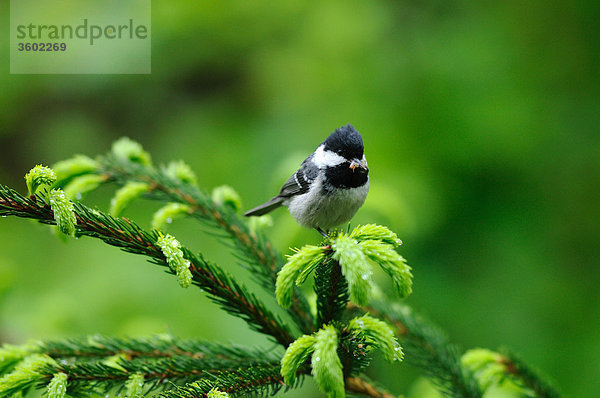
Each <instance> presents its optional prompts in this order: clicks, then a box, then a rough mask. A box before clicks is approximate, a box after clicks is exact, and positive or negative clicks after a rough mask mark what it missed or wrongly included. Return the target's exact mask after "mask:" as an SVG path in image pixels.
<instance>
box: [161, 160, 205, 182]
mask: <svg viewBox="0 0 600 398" xmlns="http://www.w3.org/2000/svg"><path fill="white" fill-rule="evenodd" d="M165 172H166V173H167V174H168V175H169V176H171V177H172V178H175V179H177V180H179V181H181V182H185V183H188V184H191V185H196V184H197V181H198V180H197V178H196V173H194V171H193V170H192V168H191V167H190V166H188V165H187V164H186V163H185V162H184V161H183V160H177V161H173V162H171V163H169V165H168V166H167V167H166V168H165Z"/></svg>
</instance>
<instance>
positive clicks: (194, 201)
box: [97, 154, 313, 332]
mask: <svg viewBox="0 0 600 398" xmlns="http://www.w3.org/2000/svg"><path fill="white" fill-rule="evenodd" d="M98 162H99V169H98V171H97V173H99V174H101V175H102V176H103V177H104V178H105V179H106V180H107V181H112V182H115V183H117V184H119V185H126V184H127V183H129V182H132V181H133V182H139V183H145V184H148V186H149V189H148V192H147V193H146V197H148V198H150V199H155V200H160V201H163V202H170V203H179V204H183V205H186V206H189V211H188V214H190V215H191V216H193V217H195V218H196V219H198V220H201V221H202V222H204V223H205V224H206V225H208V226H210V227H211V228H214V229H215V230H217V231H222V232H224V234H220V235H219V236H220V237H221V238H222V239H221V240H222V241H224V242H225V243H227V242H231V244H232V245H233V248H234V249H236V253H241V256H240V259H241V260H242V261H243V263H244V264H245V266H246V267H247V268H248V270H249V271H250V272H251V274H252V276H253V278H254V279H255V280H256V281H257V282H258V283H259V284H260V285H261V286H262V287H263V288H265V289H266V290H267V291H269V292H272V291H273V290H274V288H275V281H276V279H277V271H279V269H280V268H281V266H282V261H281V256H280V255H279V254H278V253H277V252H276V251H275V250H274V249H273V247H272V246H271V244H270V242H269V241H267V240H266V239H265V237H264V236H263V235H262V234H261V233H260V232H258V231H255V230H254V231H253V230H251V228H250V227H249V226H248V224H247V223H246V222H245V221H244V220H242V219H241V218H240V216H239V215H237V214H236V213H235V212H234V211H233V209H232V207H231V206H229V205H228V203H229V201H227V202H226V201H225V196H226V195H225V193H226V192H225V190H224V189H221V190H217V191H216V194H215V198H216V199H218V201H219V200H222V204H219V203H215V201H214V200H213V198H212V197H211V196H209V195H207V194H205V193H203V192H202V191H201V190H200V189H199V188H198V187H197V186H196V185H195V183H193V182H192V181H190V179H189V178H187V179H181V178H177V173H175V172H174V171H173V167H170V168H161V169H156V168H153V167H150V166H148V165H144V164H140V163H139V162H131V161H129V160H128V159H124V158H123V157H119V156H115V155H114V154H109V155H106V156H103V157H100V158H99V159H98ZM180 174H181V173H180ZM229 196H231V195H229ZM233 202H234V203H235V200H234V201H233ZM288 312H289V313H290V315H291V316H292V318H293V319H294V321H295V322H296V323H297V324H298V326H299V327H300V329H301V330H302V331H304V332H308V331H311V330H312V327H313V326H312V323H313V320H312V316H311V314H310V310H309V307H308V303H307V302H306V300H305V299H304V297H303V296H302V295H299V294H296V295H294V298H293V301H292V304H291V306H290V308H289V311H288Z"/></svg>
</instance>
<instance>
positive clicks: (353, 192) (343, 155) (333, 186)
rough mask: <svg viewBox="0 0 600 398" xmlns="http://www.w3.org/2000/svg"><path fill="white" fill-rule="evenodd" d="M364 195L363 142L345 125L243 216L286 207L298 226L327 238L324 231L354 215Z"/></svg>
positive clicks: (366, 184) (366, 189) (366, 179)
mask: <svg viewBox="0 0 600 398" xmlns="http://www.w3.org/2000/svg"><path fill="white" fill-rule="evenodd" d="M368 192H369V168H368V166H367V159H366V158H365V154H364V146H363V140H362V137H361V135H360V133H359V132H358V131H357V130H356V129H355V128H354V127H352V125H350V124H348V125H346V126H343V127H340V128H338V129H336V130H335V131H334V132H333V133H331V134H330V135H329V137H327V139H326V140H325V141H323V143H322V144H321V145H319V147H318V148H317V149H316V150H315V151H314V152H313V153H312V154H310V155H309V156H308V157H307V158H306V159H305V160H304V162H302V165H301V166H300V169H298V171H296V172H295V173H294V174H293V175H292V176H291V177H290V178H289V179H288V180H287V181H286V182H285V184H283V186H282V187H281V191H279V195H277V196H275V197H274V198H273V199H271V200H269V201H268V202H266V203H263V204H262V205H260V206H258V207H256V208H254V209H252V210H249V211H247V212H246V213H245V214H244V215H245V216H260V215H263V214H266V213H268V212H270V211H272V210H274V209H276V208H278V207H280V206H281V205H283V206H287V207H288V209H289V211H290V213H291V214H292V216H293V217H294V218H295V219H296V222H297V223H298V224H300V225H302V226H304V227H308V228H315V229H316V230H317V231H319V232H320V233H321V234H322V235H323V236H327V234H326V233H325V231H327V230H329V229H330V228H333V227H335V226H337V225H340V224H343V223H345V222H346V221H348V220H350V219H351V218H352V217H353V216H354V214H355V213H356V211H357V210H358V209H359V208H360V207H361V206H362V204H363V203H364V201H365V198H366V197H367V193H368ZM324 230H325V231H324Z"/></svg>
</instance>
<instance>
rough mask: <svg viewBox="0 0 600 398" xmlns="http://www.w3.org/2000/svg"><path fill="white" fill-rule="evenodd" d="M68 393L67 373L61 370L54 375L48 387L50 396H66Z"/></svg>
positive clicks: (52, 397) (59, 397)
mask: <svg viewBox="0 0 600 398" xmlns="http://www.w3.org/2000/svg"><path fill="white" fill-rule="evenodd" d="M65 395H67V375H66V374H65V373H62V372H59V373H57V374H55V375H54V377H52V380H50V383H48V387H47V397H48V398H64V397H65Z"/></svg>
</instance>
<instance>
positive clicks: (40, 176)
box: [25, 164, 56, 195]
mask: <svg viewBox="0 0 600 398" xmlns="http://www.w3.org/2000/svg"><path fill="white" fill-rule="evenodd" d="M55 182H56V173H55V172H54V170H52V169H51V168H49V167H46V166H42V165H40V164H38V165H37V166H35V167H34V168H33V169H31V170H29V172H28V173H27V174H25V183H26V184H27V189H28V190H29V195H35V193H36V191H37V190H38V188H39V187H41V186H47V187H49V186H51V185H52V184H54V183H55Z"/></svg>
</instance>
